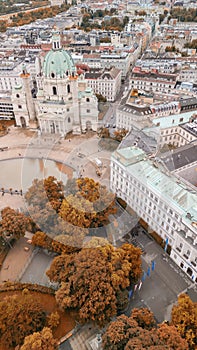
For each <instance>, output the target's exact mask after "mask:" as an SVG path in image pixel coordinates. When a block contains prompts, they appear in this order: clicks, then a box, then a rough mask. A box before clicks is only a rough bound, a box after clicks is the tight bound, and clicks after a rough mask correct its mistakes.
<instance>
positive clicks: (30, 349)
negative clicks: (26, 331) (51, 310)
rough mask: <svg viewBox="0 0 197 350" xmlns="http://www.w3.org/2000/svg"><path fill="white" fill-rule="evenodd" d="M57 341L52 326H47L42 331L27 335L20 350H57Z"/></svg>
mask: <svg viewBox="0 0 197 350" xmlns="http://www.w3.org/2000/svg"><path fill="white" fill-rule="evenodd" d="M56 349H58V347H57V341H56V340H55V339H54V338H53V334H52V331H51V329H50V328H48V327H45V328H43V329H42V331H41V332H34V333H33V334H31V335H28V336H27V337H25V341H24V344H23V345H22V346H21V348H20V350H56Z"/></svg>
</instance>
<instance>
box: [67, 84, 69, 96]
mask: <svg viewBox="0 0 197 350" xmlns="http://www.w3.org/2000/svg"><path fill="white" fill-rule="evenodd" d="M67 92H68V94H69V93H70V85H69V84H68V85H67Z"/></svg>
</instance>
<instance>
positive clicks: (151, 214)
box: [110, 147, 197, 282]
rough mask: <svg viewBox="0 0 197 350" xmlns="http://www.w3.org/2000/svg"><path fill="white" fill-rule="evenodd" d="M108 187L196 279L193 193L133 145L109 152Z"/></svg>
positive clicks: (196, 208) (195, 202) (196, 222)
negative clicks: (167, 246)
mask: <svg viewBox="0 0 197 350" xmlns="http://www.w3.org/2000/svg"><path fill="white" fill-rule="evenodd" d="M110 187H111V190H112V191H113V192H114V193H116V195H117V196H118V197H120V198H122V199H123V200H124V201H125V202H126V203H127V204H128V205H129V206H130V207H131V208H132V209H133V210H134V211H135V212H136V213H137V214H138V215H139V217H140V218H142V219H143V220H144V221H145V222H146V223H147V224H148V226H149V229H151V230H152V231H155V232H156V233H157V234H158V235H159V236H160V237H161V238H162V239H163V241H164V242H166V243H167V244H168V245H170V247H171V249H170V256H171V258H172V259H173V260H174V262H175V263H176V264H177V265H178V266H179V267H180V268H181V269H182V270H183V271H184V272H185V273H186V274H187V275H188V276H189V277H190V278H191V279H192V281H195V282H197V192H196V191H194V190H193V191H191V189H190V188H187V187H186V186H184V185H183V184H182V183H181V182H180V181H177V178H176V177H175V176H172V175H171V176H169V175H168V173H165V171H164V169H161V168H160V166H158V163H157V162H156V161H155V160H151V159H149V158H148V157H147V156H146V154H145V153H144V152H143V151H142V150H140V149H139V148H136V147H127V148H124V149H119V150H117V151H115V152H114V153H113V154H112V157H111V175H110Z"/></svg>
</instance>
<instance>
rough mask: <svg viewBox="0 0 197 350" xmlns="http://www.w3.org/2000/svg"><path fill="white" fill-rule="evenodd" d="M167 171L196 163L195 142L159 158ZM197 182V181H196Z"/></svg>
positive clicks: (196, 145) (196, 146) (196, 151)
mask: <svg viewBox="0 0 197 350" xmlns="http://www.w3.org/2000/svg"><path fill="white" fill-rule="evenodd" d="M160 158H161V159H162V161H163V162H164V164H165V166H166V167H167V168H168V170H170V171H173V170H176V169H180V168H182V167H183V166H185V165H188V164H191V163H193V162H196V161H197V142H196V143H195V144H189V145H186V146H182V147H179V148H177V149H176V150H173V151H170V152H167V153H165V154H164V155H163V156H160ZM196 182H197V181H196Z"/></svg>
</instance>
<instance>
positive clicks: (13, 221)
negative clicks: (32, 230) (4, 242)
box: [0, 207, 30, 239]
mask: <svg viewBox="0 0 197 350" xmlns="http://www.w3.org/2000/svg"><path fill="white" fill-rule="evenodd" d="M1 217H2V219H1V221H0V235H3V236H4V237H7V238H13V239H19V238H20V237H23V236H24V235H25V231H26V230H27V228H28V226H29V223H30V220H29V218H27V217H26V216H25V215H24V214H23V213H20V212H18V211H16V210H15V209H12V208H10V207H6V208H4V209H3V210H2V211H1Z"/></svg>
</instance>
